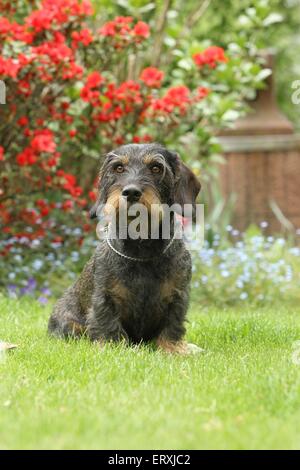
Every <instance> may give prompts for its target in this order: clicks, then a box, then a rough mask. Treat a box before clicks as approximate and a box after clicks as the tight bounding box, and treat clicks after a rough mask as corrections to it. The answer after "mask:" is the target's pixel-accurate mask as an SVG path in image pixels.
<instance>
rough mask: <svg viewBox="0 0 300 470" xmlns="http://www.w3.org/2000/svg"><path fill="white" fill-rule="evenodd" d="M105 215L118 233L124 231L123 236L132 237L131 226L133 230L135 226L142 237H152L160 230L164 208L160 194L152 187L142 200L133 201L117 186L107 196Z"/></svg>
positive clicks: (145, 192)
mask: <svg viewBox="0 0 300 470" xmlns="http://www.w3.org/2000/svg"><path fill="white" fill-rule="evenodd" d="M104 216H105V218H106V219H107V221H108V224H110V225H111V226H114V227H116V230H117V233H118V234H120V232H122V234H123V236H122V238H128V237H129V238H131V236H130V233H132V232H131V231H130V227H131V230H133V227H135V228H136V229H137V230H139V232H140V234H141V237H140V238H151V235H153V233H156V232H159V227H160V224H161V222H162V219H163V216H164V210H163V206H162V203H161V200H160V198H159V196H158V194H157V193H156V191H155V190H153V189H152V188H146V189H145V190H144V191H143V194H142V196H141V198H140V200H139V201H138V202H132V203H130V202H128V201H127V199H126V198H124V197H123V196H122V191H121V189H120V188H115V189H112V190H111V191H110V193H109V195H108V197H107V201H106V204H105V206H104ZM125 235H126V236H125ZM134 238H136V237H134ZM138 238H139V237H138ZM155 238H156V237H155Z"/></svg>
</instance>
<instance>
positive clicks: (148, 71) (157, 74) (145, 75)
mask: <svg viewBox="0 0 300 470" xmlns="http://www.w3.org/2000/svg"><path fill="white" fill-rule="evenodd" d="M163 78H164V73H163V72H162V71H161V70H158V69H157V68H155V67H147V68H145V69H144V70H143V71H142V73H141V75H140V80H142V82H144V83H145V85H147V86H148V87H150V88H159V87H160V85H161V81H162V80H163Z"/></svg>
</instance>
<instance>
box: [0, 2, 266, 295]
mask: <svg viewBox="0 0 300 470" xmlns="http://www.w3.org/2000/svg"><path fill="white" fill-rule="evenodd" d="M0 13H1V16H0V79H1V80H3V81H4V82H5V84H6V88H7V103H6V105H1V114H2V116H1V121H0V135H1V141H0V169H1V172H0V184H1V186H0V223H1V225H2V227H1V230H2V233H3V236H4V239H3V241H2V242H1V245H0V255H1V260H0V263H1V265H0V269H1V270H2V273H3V275H2V280H1V282H2V283H3V285H6V284H7V283H8V282H10V281H12V280H13V281H14V283H15V284H16V288H14V289H15V290H16V291H18V292H19V290H18V289H19V288H21V289H23V290H21V292H25V291H26V289H27V288H28V289H29V290H30V289H31V290H35V289H33V287H35V281H36V279H37V280H38V281H39V282H38V286H39V287H40V286H43V280H44V278H45V277H46V276H48V273H49V270H52V269H53V268H57V267H58V265H60V263H61V264H62V265H63V268H62V270H63V271H62V272H64V271H66V272H68V265H69V264H68V261H67V259H68V256H69V255H70V254H71V253H72V252H74V253H77V251H78V250H79V248H80V247H81V246H82V243H83V240H84V239H85V238H86V234H87V233H89V231H90V230H91V229H92V226H91V224H90V223H89V221H88V219H87V218H86V216H83V214H82V212H83V211H85V212H86V210H87V208H88V206H89V204H90V203H91V202H92V201H93V200H94V199H95V197H96V194H95V190H93V183H94V182H95V180H96V175H97V167H98V165H99V157H100V155H101V154H103V153H105V152H106V151H107V150H108V149H110V148H112V147H114V146H116V145H119V144H122V143H125V142H131V141H133V142H148V141H150V140H159V141H161V142H162V143H165V144H167V145H169V144H171V145H172V146H173V147H176V148H177V149H179V150H180V149H182V150H183V151H184V152H185V155H186V156H187V155H191V156H193V149H194V152H195V148H197V149H199V145H198V144H199V142H201V144H202V152H203V153H205V154H206V158H205V159H203V160H202V162H201V163H198V164H197V165H198V170H199V168H200V167H202V168H205V165H206V166H208V165H209V161H210V160H209V157H210V156H211V155H212V154H213V153H214V152H215V150H216V148H217V146H216V144H215V142H214V138H213V137H212V135H211V130H212V129H213V127H214V126H216V125H221V124H228V123H230V122H231V121H232V120H233V119H235V118H236V117H237V110H240V109H241V108H242V105H243V97H244V96H245V93H246V90H249V89H251V88H253V87H255V86H258V85H259V73H260V67H259V66H257V65H253V67H252V68H251V67H249V64H250V63H251V60H253V59H254V57H253V58H252V59H251V58H249V57H248V58H246V56H245V55H241V54H240V52H239V51H236V52H235V51H234V50H233V51H228V52H226V51H224V50H223V49H221V48H219V47H216V46H210V47H202V48H201V46H200V45H199V46H197V48H196V49H195V50H193V51H191V54H190V56H189V57H187V58H186V66H185V69H182V63H181V64H179V65H180V67H181V68H180V67H179V65H178V67H179V68H180V73H179V74H176V73H174V74H173V77H172V78H171V79H170V77H169V76H168V74H165V73H164V71H163V70H160V69H158V68H157V67H153V66H152V64H151V63H145V61H143V54H144V51H145V50H146V49H147V45H148V44H149V43H148V41H149V40H150V33H151V31H150V28H149V26H148V24H146V23H145V22H143V21H141V20H140V19H135V18H133V17H131V16H118V17H116V18H114V19H113V20H111V21H108V22H106V23H104V24H102V25H97V24H96V22H95V20H94V19H93V10H92V6H91V4H90V2H89V0H82V1H80V0H43V1H42V2H26V3H24V2H22V1H17V2H14V3H13V4H12V3H11V2H1V6H0ZM132 58H133V59H134V60H133V59H132ZM176 67H177V64H174V70H175V69H176ZM178 70H179V69H178ZM175 71H176V70H175ZM183 71H184V72H183ZM176 76H177V78H176ZM188 135H190V136H194V137H195V138H197V146H195V145H194V141H193V139H189V140H188V141H187V140H184V137H186V136H188ZM197 152H198V150H197ZM196 171H197V168H196ZM66 221H68V222H67V223H66ZM60 248H61V252H64V255H63V256H61V255H59V249H60ZM50 255H51V256H50ZM31 266H32V269H31ZM33 274H34V275H35V278H34V279H35V281H33V280H32V276H33ZM36 274H38V276H36ZM28 283H29V284H30V285H29V284H28ZM24 289H25V290H24ZM28 289H27V290H28ZM11 290H12V289H11Z"/></svg>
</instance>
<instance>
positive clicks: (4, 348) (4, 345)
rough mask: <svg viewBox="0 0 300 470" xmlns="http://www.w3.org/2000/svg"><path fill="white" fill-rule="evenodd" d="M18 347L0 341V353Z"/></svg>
mask: <svg viewBox="0 0 300 470" xmlns="http://www.w3.org/2000/svg"><path fill="white" fill-rule="evenodd" d="M17 347H18V346H17V345H16V344H12V343H5V342H4V341H0V352H2V351H8V350H9V349H16V348H17Z"/></svg>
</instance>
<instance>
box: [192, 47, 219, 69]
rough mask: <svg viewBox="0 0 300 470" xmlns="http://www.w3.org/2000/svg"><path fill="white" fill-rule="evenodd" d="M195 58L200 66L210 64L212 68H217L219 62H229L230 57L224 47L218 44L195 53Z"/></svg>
mask: <svg viewBox="0 0 300 470" xmlns="http://www.w3.org/2000/svg"><path fill="white" fill-rule="evenodd" d="M193 59H194V62H195V64H196V65H198V67H202V66H203V65H208V66H209V67H210V68H211V69H213V68H215V67H216V66H217V63H218V62H228V57H226V56H225V53H224V49H222V47H218V46H211V47H208V48H207V49H205V50H204V51H203V52H198V53H197V54H194V55H193Z"/></svg>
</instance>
